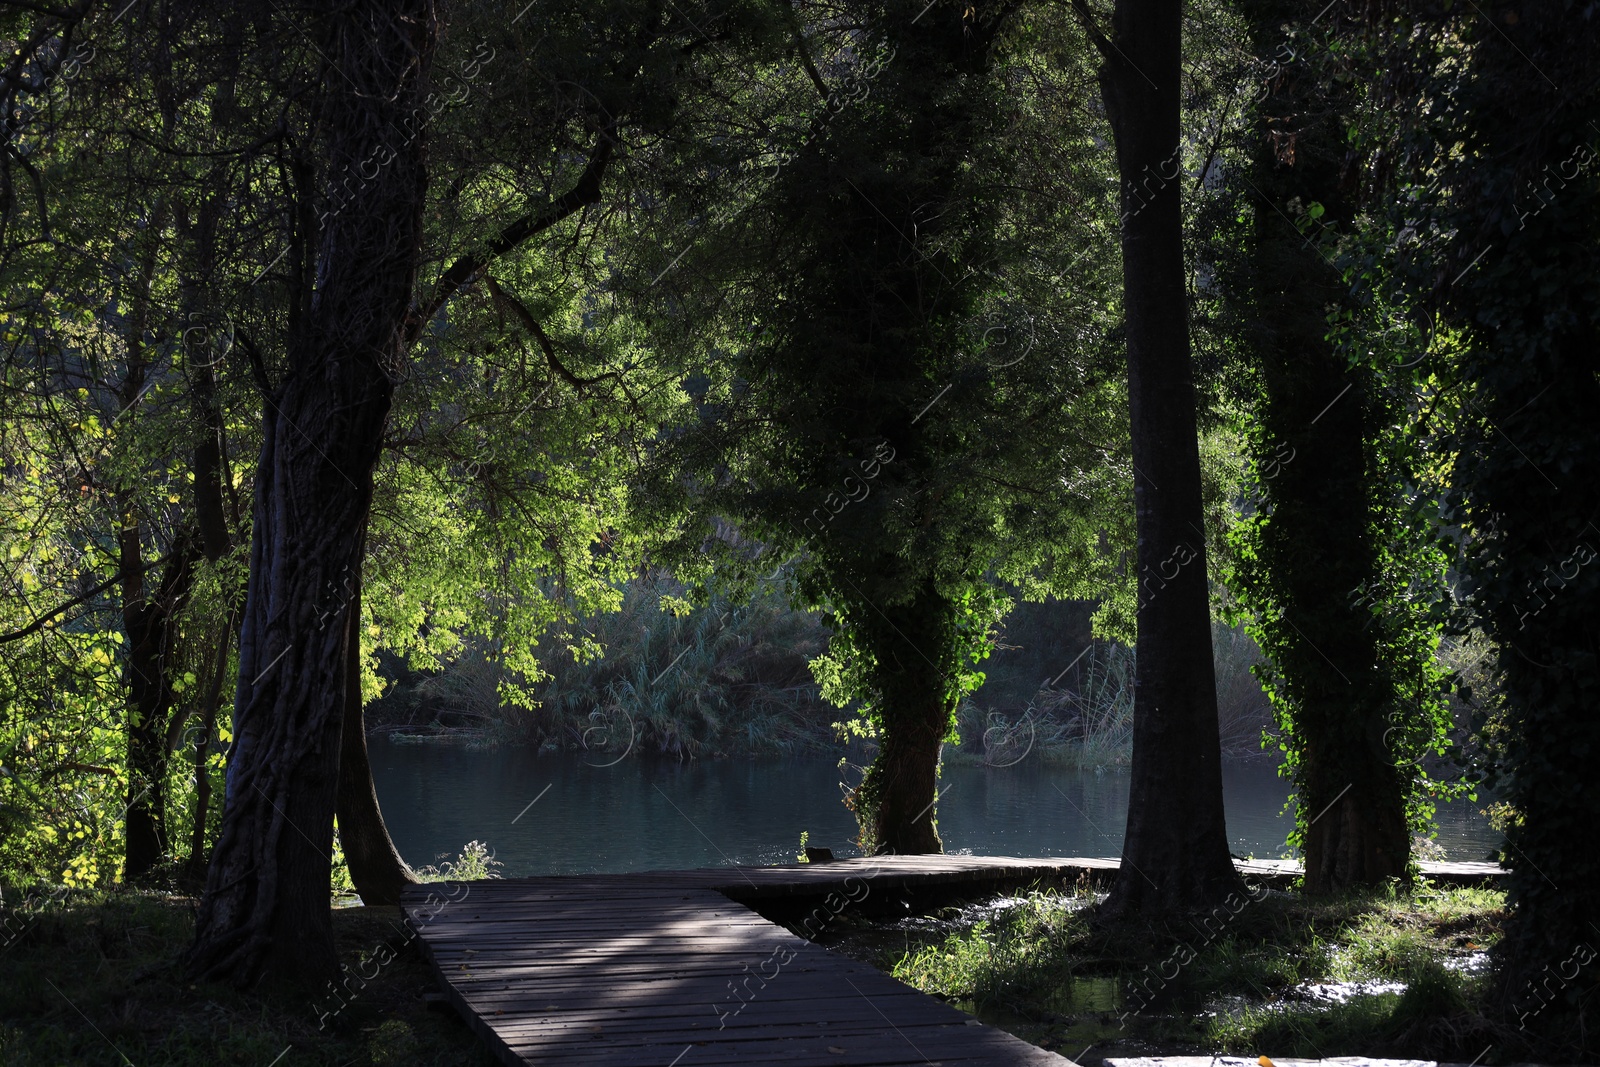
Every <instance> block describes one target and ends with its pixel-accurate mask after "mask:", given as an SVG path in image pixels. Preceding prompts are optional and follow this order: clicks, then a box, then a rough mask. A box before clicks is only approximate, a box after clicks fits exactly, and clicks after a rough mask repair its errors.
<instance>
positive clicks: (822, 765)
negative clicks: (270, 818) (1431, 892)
mask: <svg viewBox="0 0 1600 1067" xmlns="http://www.w3.org/2000/svg"><path fill="white" fill-rule="evenodd" d="M372 764H373V778H374V779H375V781H376V783H377V788H378V797H379V800H380V801H381V802H382V804H383V812H384V816H385V818H386V820H387V821H388V824H389V831H390V833H391V834H392V835H393V837H394V840H395V845H396V846H397V847H398V848H399V849H400V853H401V855H403V856H404V857H405V858H406V860H407V862H409V863H411V864H413V865H420V864H426V863H434V862H437V861H438V859H439V858H440V857H441V856H452V857H453V856H454V855H455V854H456V853H457V852H459V851H460V850H461V847H462V845H464V844H465V843H466V842H468V841H471V840H479V841H484V842H486V843H487V844H488V845H489V846H490V848H492V849H493V850H494V853H495V855H496V856H497V857H498V858H499V859H500V860H501V861H502V862H503V863H504V864H505V866H504V868H502V869H501V871H500V873H502V874H504V875H507V876H511V877H515V876H519V875H532V874H577V873H584V872H596V871H606V872H609V871H631V870H649V869H652V868H686V867H712V866H718V865H722V864H727V863H789V862H793V860H794V856H795V853H796V852H797V851H798V849H799V842H800V832H801V831H802V830H806V831H809V833H810V843H811V844H813V845H823V846H827V847H831V848H832V849H833V850H834V854H835V855H837V856H841V857H842V856H848V855H854V854H855V849H853V848H852V847H851V845H850V840H851V839H852V838H853V837H854V835H855V824H854V821H853V820H852V819H851V817H850V813H849V812H848V811H846V810H845V809H844V807H843V805H842V804H841V803H840V788H839V781H840V778H841V774H840V771H839V769H838V768H837V767H836V766H835V764H834V762H833V761H831V760H787V761H770V762H744V761H739V762H735V761H722V762H701V763H692V764H680V763H676V762H667V761H654V760H637V759H628V760H624V761H622V762H621V763H618V764H616V765H615V766H612V767H595V766H592V765H590V764H588V763H585V762H584V761H583V760H582V759H580V758H578V757H577V756H574V755H566V754H562V755H549V754H546V755H543V756H540V755H538V754H536V753H535V752H534V751H533V750H531V749H516V748H500V749H486V750H469V749H465V748H457V747H449V746H438V745H395V744H389V743H386V742H383V741H375V742H374V743H373V746H372ZM1223 771H1224V773H1223V787H1224V794H1225V798H1226V805H1227V815H1228V833H1229V839H1230V847H1231V848H1232V850H1233V851H1234V852H1235V853H1237V854H1240V855H1255V856H1270V857H1276V856H1280V855H1283V854H1284V851H1285V850H1284V840H1285V837H1286V835H1287V834H1288V832H1289V829H1290V826H1291V825H1292V819H1291V816H1290V815H1289V814H1288V813H1287V812H1285V811H1284V801H1285V798H1286V797H1287V795H1288V789H1287V786H1286V784H1285V783H1284V782H1283V780H1282V779H1280V778H1278V776H1277V774H1276V771H1275V768H1274V767H1273V766H1272V765H1271V764H1269V763H1266V762H1261V761H1255V762H1248V763H1226V764H1224V767H1223ZM940 788H941V790H942V791H943V793H942V796H941V799H940V801H939V832H940V834H941V836H942V837H943V838H944V842H945V848H946V849H947V850H948V851H951V852H968V853H974V854H978V855H1002V856H1115V855H1117V854H1118V853H1119V852H1120V851H1121V849H1122V830H1123V826H1124V824H1125V823H1126V821H1127V812H1128V777H1127V775H1126V774H1122V773H1106V774H1095V773H1093V772H1087V771H1077V770H1069V769H1065V768H1060V767H1051V766H1048V765H1046V764H1044V763H1043V762H1042V761H1039V760H1033V759H1030V760H1026V761H1024V762H1022V763H1020V764H1018V765H1016V766H1014V767H1006V768H989V767H947V768H945V771H944V775H943V777H942V779H941V781H940ZM1477 808H1478V805H1474V804H1471V803H1468V802H1457V803H1455V804H1452V805H1449V806H1444V805H1441V811H1440V818H1439V820H1438V821H1439V830H1440V832H1439V841H1440V844H1441V845H1443V846H1444V848H1445V851H1446V853H1447V855H1448V856H1449V858H1451V859H1482V858H1484V856H1485V854H1486V853H1488V851H1489V850H1490V849H1491V848H1492V847H1494V846H1495V845H1496V844H1497V843H1498V840H1499V839H1498V835H1496V834H1495V833H1494V832H1493V831H1492V830H1490V829H1489V827H1488V825H1487V822H1486V820H1485V819H1484V817H1483V816H1482V815H1481V814H1479V813H1478V811H1477Z"/></svg>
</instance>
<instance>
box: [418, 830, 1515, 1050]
mask: <svg viewBox="0 0 1600 1067" xmlns="http://www.w3.org/2000/svg"><path fill="white" fill-rule="evenodd" d="M1425 866H1426V865H1425ZM1457 866H1459V865H1457ZM1474 866H1475V867H1478V866H1481V867H1485V868H1488V869H1489V870H1488V871H1478V870H1468V869H1463V870H1452V871H1448V872H1445V871H1441V872H1440V873H1441V874H1449V875H1451V876H1457V877H1468V876H1476V877H1480V878H1481V877H1484V876H1485V875H1486V874H1488V873H1489V872H1492V871H1494V870H1497V868H1494V867H1493V865H1492V864H1485V865H1474ZM1116 868H1117V861H1116V860H1114V859H1113V860H1104V859H1015V858H1011V857H996V856H885V857H874V858H867V859H854V860H842V861H838V862H833V863H826V864H805V865H799V864H797V865H794V866H787V867H719V868H711V869H706V870H696V871H649V872H640V873H634V874H614V875H582V876H576V877H545V878H515V879H495V880H489V881H477V882H462V883H454V884H448V883H447V884H425V885H421V886H415V887H412V888H410V889H409V890H408V892H407V895H406V900H405V913H406V917H407V919H408V921H409V922H410V923H411V924H412V925H413V926H414V927H415V928H416V929H417V931H418V933H419V935H420V940H421V942H422V944H423V946H424V949H425V951H426V952H427V954H428V956H429V958H430V959H431V960H432V962H433V965H434V967H435V969H436V970H437V971H438V973H439V976H440V978H441V980H442V981H443V983H444V986H445V988H446V990H447V991H448V993H449V995H450V997H451V999H452V1000H453V1001H454V1002H455V1005H456V1007H457V1009H458V1010H460V1011H461V1012H462V1014H463V1015H464V1016H465V1017H466V1018H467V1020H468V1022H469V1023H470V1024H471V1025H472V1026H473V1027H474V1028H475V1029H476V1030H477V1032H478V1033H479V1035H480V1036H481V1037H482V1038H483V1039H484V1040H485V1041H486V1042H487V1043H488V1044H489V1046H490V1047H491V1048H492V1049H494V1051H495V1052H496V1053H497V1054H498V1056H499V1057H500V1059H501V1061H502V1062H504V1063H506V1064H508V1065H513V1067H515V1065H522V1064H578V1065H582V1067H602V1065H630V1067H633V1065H650V1067H699V1065H709V1064H745V1063H751V1064H766V1063H784V1064H840V1065H847V1067H866V1065H878V1064H993V1065H999V1064H1017V1065H1022V1064H1067V1063H1070V1062H1071V1061H1069V1060H1066V1059H1064V1058H1063V1057H1060V1056H1057V1055H1055V1054H1054V1053H1051V1052H1047V1051H1045V1050H1043V1049H1040V1048H1037V1047H1035V1046H1033V1045H1030V1044H1028V1043H1026V1042H1024V1041H1021V1040H1019V1039H1017V1038H1015V1037H1012V1036H1011V1035H1009V1034H1006V1033H1004V1032H1003V1031H1000V1030H996V1029H994V1028H992V1027H989V1026H984V1025H982V1024H980V1023H979V1022H978V1021H977V1020H976V1019H973V1018H971V1017H970V1016H967V1015H965V1014H963V1013H962V1012H960V1011H957V1010H956V1009H955V1008H952V1007H950V1006H949V1005H947V1004H945V1003H943V1002H942V1001H939V1000H937V999H935V998H933V997H930V996H926V995H924V994H922V993H919V992H917V991H916V990H914V989H912V988H910V987H909V986H906V985H904V984H902V983H900V982H897V981H895V980H894V979H892V978H890V977H888V976H887V975H885V974H883V973H881V972H879V971H877V970H875V969H874V968H872V967H869V966H867V965H866V964H863V963H858V962H856V961H854V960H851V959H849V958H847V957H844V956H841V955H839V954H837V953H834V952H830V951H828V950H827V949H824V948H822V947H820V946H818V945H815V944H812V943H811V942H809V941H807V940H805V939H803V938H800V937H797V936H795V935H794V934H792V933H790V932H789V931H788V930H786V929H784V928H783V927H782V926H779V925H778V924H777V923H774V922H770V921H769V920H767V919H764V918H762V917H761V916H760V915H757V914H756V913H755V912H754V911H751V910H750V909H749V908H747V907H745V906H744V904H743V903H742V902H744V901H749V902H764V903H763V906H769V907H770V906H771V904H772V903H773V902H774V901H775V900H776V899H777V898H785V897H791V898H797V899H796V901H795V903H799V902H800V901H803V902H804V903H803V905H802V908H804V907H810V909H811V910H810V912H809V913H808V914H809V919H810V921H811V922H813V923H817V922H820V923H821V924H823V925H825V924H826V922H827V921H828V920H829V919H831V917H832V916H833V915H835V914H837V913H838V912H840V911H843V910H844V909H845V908H847V907H853V906H871V905H872V904H882V903H883V902H884V901H885V900H886V899H899V896H900V895H902V894H907V893H918V892H930V891H931V892H964V891H971V892H974V893H976V892H981V891H988V890H991V889H996V888H1001V887H1003V886H1006V885H1011V886H1016V885H1026V884H1028V883H1031V882H1034V881H1037V880H1048V881H1053V882H1060V881H1069V882H1070V881H1074V880H1076V878H1077V877H1079V876H1080V875H1083V874H1089V875H1091V876H1093V875H1096V874H1109V873H1111V872H1113V871H1115V870H1116ZM1241 869H1243V870H1244V871H1245V872H1246V873H1248V874H1253V875H1257V876H1263V877H1273V878H1281V877H1285V876H1286V872H1285V871H1284V870H1283V869H1282V868H1281V867H1280V866H1278V865H1275V864H1261V865H1258V864H1251V865H1248V866H1246V865H1244V864H1242V863H1241Z"/></svg>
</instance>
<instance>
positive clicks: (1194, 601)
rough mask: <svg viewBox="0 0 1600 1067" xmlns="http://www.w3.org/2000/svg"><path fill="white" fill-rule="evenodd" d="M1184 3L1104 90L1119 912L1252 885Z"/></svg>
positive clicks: (1141, 24) (1159, 9)
mask: <svg viewBox="0 0 1600 1067" xmlns="http://www.w3.org/2000/svg"><path fill="white" fill-rule="evenodd" d="M1181 26H1182V5H1181V4H1180V3H1179V2H1178V0H1118V2H1117V5H1116V11H1115V14H1114V16H1113V41H1112V42H1110V43H1104V42H1102V54H1103V58H1104V60H1105V62H1104V65H1103V66H1102V68H1101V73H1100V82H1101V90H1102V93H1103V95H1104V98H1105V104H1106V112H1107V115H1108V116H1109V118H1110V120H1111V128H1112V133H1113V136H1114V138H1115V141H1116V149H1117V171H1118V173H1119V175H1120V176H1121V179H1122V184H1123V207H1124V214H1123V221H1122V270H1123V291H1124V295H1125V301H1126V317H1127V336H1128V394H1129V409H1130V413H1131V418H1132V438H1133V466H1134V472H1135V473H1134V502H1135V507H1136V514H1137V531H1138V575H1139V607H1138V647H1139V657H1138V666H1137V668H1136V675H1135V687H1136V688H1135V698H1134V727H1133V766H1132V769H1131V773H1132V783H1131V787H1130V794H1129V803H1128V825H1127V832H1126V835H1125V837H1124V841H1123V852H1122V860H1123V867H1124V870H1123V872H1122V874H1121V875H1120V876H1119V877H1118V878H1117V881H1116V884H1115V886H1114V888H1113V889H1112V892H1111V896H1110V898H1109V899H1108V900H1107V902H1106V905H1105V910H1106V912H1107V913H1108V914H1129V913H1154V912H1162V911H1172V910H1182V909H1203V908H1209V907H1211V906H1212V905H1215V904H1218V903H1221V902H1223V901H1224V900H1225V899H1226V898H1227V897H1228V895H1229V894H1230V893H1232V892H1233V891H1235V890H1236V889H1237V888H1238V887H1239V885H1240V882H1239V876H1238V874H1237V873H1236V872H1235V871H1234V868H1233V861H1232V859H1231V858H1230V857H1229V855H1228V840H1227V828H1226V825H1225V823H1224V820H1223V811H1222V752H1221V741H1220V738H1219V736H1218V732H1217V694H1216V680H1215V676H1214V673H1213V666H1212V658H1211V609H1210V599H1209V590H1208V588H1207V585H1206V561H1205V537H1204V534H1203V533H1202V532H1201V531H1202V530H1203V528H1204V527H1203V519H1202V513H1201V499H1200V459H1199V445H1198V441H1197V439H1196V429H1195V402H1194V385H1193V378H1192V374H1191V370H1190V363H1189V331H1188V312H1187V309H1188V293H1187V290H1186V286H1185V282H1184V267H1183V220H1182V215H1181V211H1180V202H1179V186H1180V181H1179V175H1180V169H1179V166H1180V164H1179V159H1178V151H1179V147H1178V106H1179V95H1178V94H1179V77H1180V73H1181V71H1180V66H1179V60H1180V39H1181Z"/></svg>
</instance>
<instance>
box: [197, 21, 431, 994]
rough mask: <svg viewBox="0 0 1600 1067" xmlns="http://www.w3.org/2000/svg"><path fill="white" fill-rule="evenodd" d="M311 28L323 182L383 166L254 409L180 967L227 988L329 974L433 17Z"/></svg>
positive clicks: (417, 196)
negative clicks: (230, 656)
mask: <svg viewBox="0 0 1600 1067" xmlns="http://www.w3.org/2000/svg"><path fill="white" fill-rule="evenodd" d="M327 18H328V20H329V24H330V28H331V32H330V34H329V37H328V40H327V47H326V49H325V51H326V52H327V55H328V58H329V65H328V70H327V71H326V74H325V89H324V92H325V94H326V112H325V116H326V117H325V120H324V121H325V124H326V130H327V133H326V144H327V148H328V151H327V173H328V174H329V175H338V174H341V173H343V172H344V170H345V168H349V172H350V173H352V174H353V173H357V172H358V171H360V170H361V169H362V167H363V165H364V164H366V163H368V162H370V161H372V160H377V159H384V160H385V162H384V163H382V164H380V165H379V166H378V167H377V173H376V176H375V177H374V178H373V179H372V180H371V181H369V182H367V183H366V184H365V185H364V187H363V189H362V195H361V196H360V197H356V198H353V199H351V200H349V201H348V202H345V203H343V204H342V206H338V205H336V206H337V210H331V211H330V212H329V214H328V215H327V216H326V217H325V219H324V222H323V228H322V231H321V239H320V247H319V249H318V254H317V256H318V263H317V270H316V276H317V279H318V281H317V289H316V293H315V295H314V297H313V299H312V303H311V308H310V313H309V318H308V320H307V322H306V328H305V331H304V333H303V335H301V336H298V337H296V338H295V339H294V340H293V341H292V342H291V350H290V373H289V377H288V379H287V380H286V381H285V382H284V383H283V385H282V386H281V387H280V388H279V389H278V390H277V392H276V394H275V395H274V396H273V397H272V398H270V400H269V401H268V410H267V413H266V419H265V434H264V441H263V444H262V451H261V462H260V466H259V468H258V472H257V476H256V486H255V491H256V499H255V508H254V524H253V528H252V544H251V559H250V580H249V584H248V590H247V593H246V607H245V617H244V625H243V628H242V630H241V634H240V650H239V687H238V698H237V701H236V705H235V730H234V743H233V748H232V751H231V752H230V754H229V765H228V789H227V797H226V802H225V807H224V811H223V825H222V833H221V835H220V837H219V839H218V841H217V843H216V847H215V848H214V849H213V852H212V858H211V866H210V869H209V872H208V875H207V884H206V893H205V897H204V899H203V900H202V902H201V906H200V913H199V916H198V921H197V923H196V933H195V944H194V947H193V948H192V949H191V951H190V953H189V957H188V961H187V962H188V968H189V971H190V973H191V974H193V975H197V976H201V977H205V978H210V979H213V980H224V981H229V982H232V983H234V984H237V985H241V986H247V985H252V984H254V983H256V982H258V981H260V980H261V979H262V978H276V979H283V980H287V981H291V982H306V981H312V982H315V981H319V980H322V979H325V978H329V977H332V976H333V975H334V974H335V973H336V970H337V961H336V956H335V952H334V943H333V930H332V920H331V915H330V911H329V880H330V872H331V859H332V846H333V818H334V811H335V806H336V799H337V794H338V770H339V751H340V741H341V734H342V731H343V724H344V714H345V700H346V689H347V678H348V671H349V647H348V646H349V642H350V638H351V630H350V627H349V626H348V624H347V618H348V615H349V613H350V611H351V604H350V598H349V596H348V595H347V594H346V592H345V588H344V583H345V581H346V580H347V579H348V578H349V576H350V575H353V574H355V573H358V571H359V567H360V562H361V550H362V545H363V544H364V540H365V532H366V522H367V515H368V510H369V507H370V503H371V498H372V472H373V467H374V465H375V464H376V462H377V458H378V454H379V450H380V447H381V444H382V438H383V428H384V422H385V419H386V418H387V415H388V411H389V403H390V397H391V394H392V390H393V384H392V383H393V379H394V375H395V374H396V373H397V372H398V367H399V362H400V360H401V358H402V356H403V352H404V337H405V330H406V323H407V308H408V306H409V303H410V300H411V294H412V288H413V284H414V282H415V275H416V270H417V263H418V258H419V248H420V239H421V221H422V206H423V200H424V193H425V188H426V171H425V168H424V164H423V158H422V152H421V146H420V144H419V143H418V142H417V140H416V133H415V130H416V123H417V121H418V120H417V118H416V112H415V109H416V108H417V106H418V105H419V103H420V100H421V93H422V90H423V87H424V83H425V81H426V78H427V71H428V65H429V62H430V61H431V58H432V53H433V48H434V44H435V41H436V39H437V34H438V25H437V21H436V18H435V13H434V10H433V8H432V6H431V4H429V3H428V2H427V0H390V2H383V0H357V2H355V3H352V4H348V5H345V6H344V7H341V8H339V9H338V10H337V11H335V12H333V13H330V14H329V15H328V16H327ZM407 129H410V130H411V131H412V135H411V138H410V139H407V137H406V132H405V131H406V130H407Z"/></svg>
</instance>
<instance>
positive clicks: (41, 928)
mask: <svg viewBox="0 0 1600 1067" xmlns="http://www.w3.org/2000/svg"><path fill="white" fill-rule="evenodd" d="M7 904H8V905H9V906H8V907H7V909H6V913H5V914H6V925H5V939H6V940H5V948H4V951H3V953H0V1063H4V1064H6V1065H8V1067H62V1065H63V1064H74V1065H76V1064H85V1065H96V1067H98V1065H101V1064H104V1065H107V1067H112V1065H115V1067H126V1065H128V1064H130V1063H132V1064H137V1065H138V1067H155V1065H166V1067H190V1065H193V1067H218V1065H221V1064H227V1065H234V1064H238V1065H246V1067H272V1065H274V1064H276V1065H277V1067H288V1065H290V1064H295V1065H299V1064H315V1065H322V1067H358V1065H359V1067H364V1065H368V1064H371V1065H390V1064H394V1065H400V1064H405V1065H407V1067H410V1065H418V1067H447V1065H448V1067H488V1065H489V1064H492V1063H493V1062H494V1060H493V1059H492V1058H491V1057H490V1056H489V1055H488V1054H487V1053H486V1052H485V1051H483V1049H482V1048H481V1046H480V1045H479V1043H478V1041H477V1040H476V1039H475V1038H474V1037H473V1036H472V1034H471V1032H470V1031H468V1029H467V1028H466V1025H465V1024H464V1023H462V1022H461V1021H459V1020H458V1018H457V1017H456V1014H455V1012H454V1011H453V1010H449V1009H445V1010H440V1006H430V1004H429V1003H427V1002H425V1001H424V999H423V997H424V994H428V993H433V992H435V991H436V990H437V988H438V987H437V985H436V984H435V981H434V978H433V975H432V972H431V971H430V970H429V968H428V967H427V965H426V963H425V962H424V960H423V959H422V955H421V952H420V950H419V949H418V948H417V947H416V945H415V943H414V942H412V941H411V940H410V939H408V938H407V936H406V934H405V933H404V931H403V929H402V928H401V925H400V910H399V909H398V908H349V909H339V910H337V911H335V912H334V916H333V919H334V929H335V932H336V934H337V937H338V944H339V954H340V959H341V962H343V963H344V964H346V965H347V966H348V967H349V968H350V972H355V973H356V974H357V977H356V978H354V979H347V984H348V985H349V986H350V988H351V989H353V990H354V992H351V993H347V994H346V995H345V996H344V997H341V998H335V997H333V996H332V995H330V994H329V992H328V991H327V990H326V989H323V990H317V989H314V988H313V989H304V990H275V991H268V992H262V993H255V994H241V993H238V992H235V991H233V990H231V989H228V988H225V987H221V986H214V985H209V984H205V983H191V982H186V981H184V980H183V978H182V975H181V973H180V970H179V968H178V966H177V965H176V962H175V959H176V953H177V952H178V951H179V950H181V949H182V948H183V947H184V946H187V945H188V944H189V943H190V941H191V940H192V939H193V935H194V919H193V908H194V901H193V899H192V898H189V897H184V896H178V895H172V894H163V893H147V892H116V893H112V892H98V891H97V892H80V893H74V894H72V895H70V896H61V895H59V894H57V895H47V896H45V897H43V898H36V899H35V900H34V902H32V903H26V902H22V901H18V902H16V903H15V904H14V905H13V902H12V900H11V899H9V898H8V900H7ZM385 946H387V947H385ZM391 953H392V954H393V957H394V958H393V959H392V961H390V962H387V963H385V964H382V965H379V963H378V962H377V961H378V960H383V959H387V958H388V957H389V956H390V955H391ZM368 974H371V975H373V977H372V978H371V979H370V980H367V979H365V978H364V977H363V976H364V975H368ZM341 1004H342V1005H343V1006H342V1007H341V1006H340V1005H341Z"/></svg>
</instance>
